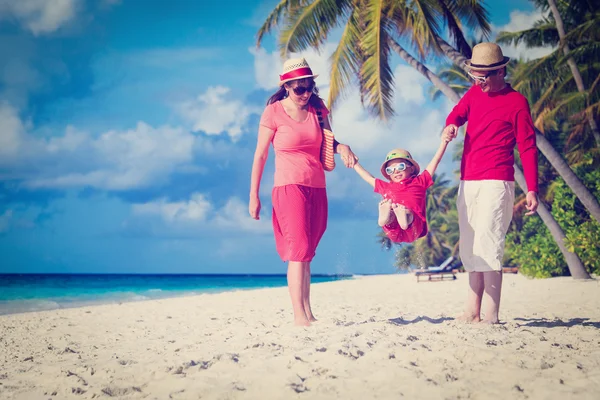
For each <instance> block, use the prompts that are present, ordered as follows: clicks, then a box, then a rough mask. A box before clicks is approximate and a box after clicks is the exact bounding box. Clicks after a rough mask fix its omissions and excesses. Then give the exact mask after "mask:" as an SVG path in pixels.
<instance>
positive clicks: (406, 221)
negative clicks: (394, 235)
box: [392, 204, 414, 230]
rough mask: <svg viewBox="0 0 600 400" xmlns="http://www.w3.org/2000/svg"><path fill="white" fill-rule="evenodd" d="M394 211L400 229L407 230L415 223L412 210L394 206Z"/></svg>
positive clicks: (398, 205) (399, 205)
mask: <svg viewBox="0 0 600 400" xmlns="http://www.w3.org/2000/svg"><path fill="white" fill-rule="evenodd" d="M392 210H394V214H395V215H396V219H397V220H398V225H400V228H401V229H402V230H406V229H407V228H408V227H409V226H410V224H411V223H412V222H413V218H414V217H413V214H412V211H411V210H410V208H406V207H405V206H403V205H402V204H392Z"/></svg>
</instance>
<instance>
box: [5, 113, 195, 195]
mask: <svg viewBox="0 0 600 400" xmlns="http://www.w3.org/2000/svg"><path fill="white" fill-rule="evenodd" d="M203 139H204V138H199V137H196V136H195V135H193V134H192V133H190V132H189V131H187V130H185V129H183V128H181V127H170V126H160V127H156V128H155V127H152V126H150V125H148V124H146V123H144V122H139V123H138V124H137V125H136V127H135V128H133V129H129V130H124V131H120V130H111V131H108V132H104V133H102V134H100V135H99V136H97V137H92V136H91V135H90V134H88V133H85V132H81V131H78V130H76V129H75V128H74V127H67V128H66V129H65V132H64V134H63V135H62V136H52V137H49V138H40V137H37V136H36V135H34V134H32V133H30V132H28V131H27V126H25V124H23V122H22V121H21V119H20V118H19V116H18V114H17V111H16V110H15V109H14V108H12V107H10V106H9V105H6V104H3V105H0V166H2V168H3V169H4V171H5V174H4V177H5V178H7V179H12V180H22V181H23V183H22V184H23V185H24V186H26V187H30V188H68V187H78V186H91V187H95V188H98V189H105V190H127V189H132V188H140V187H148V186H151V185H154V184H157V183H161V182H164V181H165V180H166V179H167V178H168V177H169V175H170V174H171V173H173V172H175V171H179V172H187V173H198V172H199V171H198V170H197V168H193V165H192V162H193V157H194V151H196V149H201V148H202V147H203V146H201V145H199V144H198V142H202V140H203ZM204 147H205V146H204ZM200 172H201V171H200Z"/></svg>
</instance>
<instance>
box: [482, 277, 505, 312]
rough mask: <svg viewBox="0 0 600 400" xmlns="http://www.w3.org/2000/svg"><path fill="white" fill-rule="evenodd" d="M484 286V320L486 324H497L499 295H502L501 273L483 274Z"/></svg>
mask: <svg viewBox="0 0 600 400" xmlns="http://www.w3.org/2000/svg"><path fill="white" fill-rule="evenodd" d="M483 281H484V286H485V301H486V304H487V306H486V307H485V311H484V314H485V318H484V319H483V322H485V323H487V324H497V323H498V322H499V321H498V312H499V311H500V295H501V293H502V271H491V272H483Z"/></svg>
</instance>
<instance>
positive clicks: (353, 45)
mask: <svg viewBox="0 0 600 400" xmlns="http://www.w3.org/2000/svg"><path fill="white" fill-rule="evenodd" d="M465 2H467V1H466V0H465ZM414 3H416V4H418V5H423V4H422V3H428V2H427V1H426V0H422V1H421V0H415V2H414ZM436 3H446V2H444V1H443V0H442V1H440V2H436ZM448 3H450V2H449V1H448ZM460 3H464V2H462V1H460ZM470 3H478V4H479V1H477V0H472V1H471V2H470ZM411 6H412V8H411V7H409V6H407V4H406V3H404V2H394V1H392V0H340V1H337V2H329V1H325V0H314V1H308V0H304V1H302V0H283V1H282V2H281V3H279V5H278V6H277V7H276V8H275V10H274V11H273V12H272V13H271V14H270V15H269V16H268V17H267V20H266V21H265V23H264V24H263V26H262V27H261V28H260V30H259V32H258V39H257V46H260V43H261V40H262V37H263V36H264V35H265V34H266V33H268V32H270V30H271V29H273V28H274V27H275V26H277V25H278V24H279V23H280V22H281V20H285V21H286V22H287V26H286V28H284V30H283V31H282V33H281V35H280V40H279V44H280V49H281V52H282V55H286V54H288V53H289V52H297V51H300V50H303V49H305V48H307V47H309V46H310V47H313V48H316V49H319V48H320V46H321V45H322V44H323V43H324V42H325V40H326V39H327V36H328V34H329V32H330V30H331V29H332V28H333V27H335V26H336V24H337V21H338V19H343V18H344V17H346V18H347V23H346V25H345V28H344V31H343V34H342V39H341V40H340V44H339V45H338V47H337V49H336V51H335V52H334V54H333V55H332V57H331V62H332V71H331V76H330V85H331V88H330V98H329V105H330V107H333V105H334V103H335V100H336V99H337V98H338V97H340V96H341V95H342V94H343V92H344V90H345V89H346V88H347V87H348V86H349V85H350V84H351V83H352V82H353V78H356V80H357V81H358V85H359V90H360V93H361V98H362V99H363V100H364V102H363V104H364V103H365V102H366V109H367V110H368V111H369V112H370V113H371V114H374V115H376V116H378V117H379V118H381V119H386V118H388V117H389V116H391V115H393V106H392V103H391V99H392V94H393V76H392V72H391V67H390V64H389V53H390V48H391V47H393V48H394V49H395V50H396V52H398V53H399V54H400V56H401V57H403V58H404V59H405V60H406V59H408V60H409V61H407V62H408V63H409V64H410V65H411V66H413V67H414V68H415V69H417V70H418V71H419V72H420V73H421V74H423V75H424V76H425V77H426V78H427V79H428V80H430V81H431V82H432V83H433V84H434V85H435V86H436V87H438V88H439V89H440V90H441V91H442V92H443V93H444V94H445V95H447V96H448V97H449V98H450V100H452V101H453V102H455V103H456V102H458V101H459V100H460V96H458V94H456V92H454V91H453V90H452V89H451V88H450V87H449V86H448V85H446V84H445V83H444V82H443V81H442V80H441V79H439V77H438V76H437V75H436V74H434V73H433V72H431V71H430V70H429V69H428V68H427V67H425V66H424V65H423V64H422V63H420V62H419V61H417V60H416V59H414V57H412V56H411V55H410V54H409V53H408V52H406V51H405V50H404V49H403V48H402V47H401V46H400V45H399V44H398V43H397V42H395V41H394V40H392V38H393V36H394V34H398V35H404V36H410V37H411V38H412V39H413V43H414V44H415V45H416V46H417V47H418V48H419V51H420V53H421V54H425V53H426V51H425V49H426V48H425V47H424V45H425V44H429V45H431V46H436V47H434V49H439V43H440V42H441V39H439V38H441V36H440V35H439V33H440V29H439V28H437V27H435V25H434V24H432V23H430V22H431V21H430V19H428V18H427V17H430V16H431V11H432V10H434V9H432V8H431V7H429V6H423V7H421V8H419V7H417V11H415V10H414V4H412V3H411ZM465 9H469V7H468V6H466V7H465ZM480 9H481V10H482V13H481V15H479V16H478V17H477V18H474V20H476V22H475V24H474V26H477V25H481V24H482V21H483V20H486V21H487V13H486V12H485V9H484V8H483V7H481V8H480ZM423 10H425V11H426V12H425V13H424V12H423ZM462 12H465V13H468V11H464V10H463V11H462ZM407 16H408V18H407ZM444 18H445V16H444ZM467 22H469V20H468V19H467ZM471 23H472V21H471ZM449 27H452V25H449ZM408 28H411V29H408ZM432 28H433V29H432ZM480 28H481V29H482V30H484V28H485V26H480ZM488 28H489V26H488ZM393 29H396V32H394V31H393ZM458 30H460V29H458ZM454 35H455V36H456V35H457V33H455V34H454ZM460 36H461V37H463V36H462V33H460ZM465 42H466V41H465ZM447 47H449V49H447V50H445V51H447V52H451V53H452V54H451V55H449V57H450V58H451V59H452V60H453V61H454V62H461V63H462V64H460V66H461V67H463V66H464V59H465V58H464V56H463V55H462V54H461V53H459V52H458V51H457V50H455V49H454V48H452V46H450V45H447ZM461 57H462V60H463V61H460V60H461ZM457 65H458V64H457ZM332 94H335V95H334V97H333V98H332V97H331V96H332ZM515 170H518V171H519V172H520V169H519V167H518V166H517V165H516V164H515ZM520 173H522V172H520ZM571 173H572V171H571ZM573 175H574V174H573ZM575 178H576V177H575ZM522 189H523V190H524V191H526V188H525V187H522ZM542 207H543V205H542ZM566 251H568V249H566ZM575 257H577V256H576V255H575ZM570 258H571V257H570ZM570 258H569V259H570ZM577 258H578V257H577ZM565 259H566V260H567V262H569V259H567V258H566V257H565ZM580 269H581V270H582V271H579V270H580ZM569 270H570V271H571V274H572V275H573V276H583V275H584V274H587V271H586V270H585V267H583V264H582V263H581V261H579V264H569ZM588 277H589V275H588Z"/></svg>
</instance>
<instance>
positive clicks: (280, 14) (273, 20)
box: [256, 0, 306, 47]
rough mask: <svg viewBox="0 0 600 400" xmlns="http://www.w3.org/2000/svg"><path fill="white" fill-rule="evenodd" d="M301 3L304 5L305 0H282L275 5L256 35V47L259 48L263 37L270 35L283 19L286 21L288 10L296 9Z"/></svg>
mask: <svg viewBox="0 0 600 400" xmlns="http://www.w3.org/2000/svg"><path fill="white" fill-rule="evenodd" d="M303 3H306V0H282V1H281V2H280V3H279V4H277V5H276V6H275V8H274V9H273V11H271V13H270V14H269V15H268V16H267V19H266V20H265V22H264V23H263V24H262V26H261V27H260V28H259V29H258V33H257V34H256V47H260V44H261V43H262V40H263V38H264V36H265V35H267V34H269V33H271V31H272V30H273V29H275V28H276V27H277V26H278V25H279V24H280V23H281V22H282V20H283V19H286V17H287V13H288V12H289V10H290V9H292V8H298V7H300V6H301V5H302V4H303Z"/></svg>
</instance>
